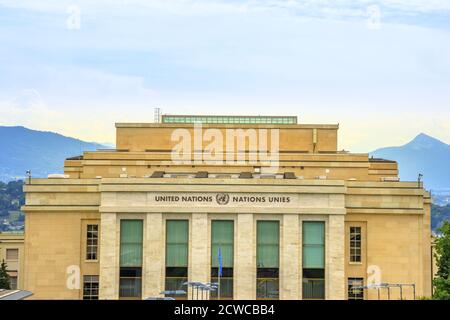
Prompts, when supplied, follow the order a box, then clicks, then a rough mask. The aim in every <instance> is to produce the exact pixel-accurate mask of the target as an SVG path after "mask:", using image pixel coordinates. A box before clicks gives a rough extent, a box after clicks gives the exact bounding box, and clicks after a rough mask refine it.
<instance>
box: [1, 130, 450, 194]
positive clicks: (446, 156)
mask: <svg viewBox="0 0 450 320" xmlns="http://www.w3.org/2000/svg"><path fill="white" fill-rule="evenodd" d="M105 148H111V145H105V144H100V143H93V142H85V141H81V140H78V139H74V138H70V137H66V136H63V135H60V134H57V133H54V132H46V131H37V130H31V129H28V128H25V127H4V126H0V181H5V182H6V181H11V180H15V179H20V178H23V177H24V176H25V173H26V171H27V170H31V172H32V175H33V177H46V176H47V175H48V174H49V173H61V172H62V169H63V164H64V159H66V158H68V157H73V156H77V155H80V154H82V153H83V151H93V150H97V149H105ZM370 156H373V157H376V158H384V159H389V160H396V161H397V162H398V164H399V171H400V178H401V180H403V181H416V180H417V177H418V174H419V173H421V174H423V181H424V184H425V187H426V188H427V189H432V190H438V189H441V190H442V189H450V145H448V144H446V143H444V142H442V141H440V140H438V139H435V138H433V137H431V136H429V135H426V134H424V133H421V134H419V135H418V136H416V137H415V138H414V139H413V140H412V141H410V142H408V143H407V144H405V145H403V146H398V147H387V148H381V149H378V150H375V151H373V152H371V153H370Z"/></svg>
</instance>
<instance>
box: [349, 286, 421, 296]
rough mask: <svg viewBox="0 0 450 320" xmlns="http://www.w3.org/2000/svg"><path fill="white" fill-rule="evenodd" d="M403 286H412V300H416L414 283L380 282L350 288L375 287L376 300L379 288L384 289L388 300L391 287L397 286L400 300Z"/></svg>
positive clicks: (364, 288) (363, 288) (366, 288)
mask: <svg viewBox="0 0 450 320" xmlns="http://www.w3.org/2000/svg"><path fill="white" fill-rule="evenodd" d="M403 287H412V288H413V300H416V285H415V284H403V283H380V284H369V285H367V286H354V287H352V288H351V290H368V289H377V295H378V300H380V290H381V289H386V290H387V295H388V300H391V289H392V288H399V289H400V300H403Z"/></svg>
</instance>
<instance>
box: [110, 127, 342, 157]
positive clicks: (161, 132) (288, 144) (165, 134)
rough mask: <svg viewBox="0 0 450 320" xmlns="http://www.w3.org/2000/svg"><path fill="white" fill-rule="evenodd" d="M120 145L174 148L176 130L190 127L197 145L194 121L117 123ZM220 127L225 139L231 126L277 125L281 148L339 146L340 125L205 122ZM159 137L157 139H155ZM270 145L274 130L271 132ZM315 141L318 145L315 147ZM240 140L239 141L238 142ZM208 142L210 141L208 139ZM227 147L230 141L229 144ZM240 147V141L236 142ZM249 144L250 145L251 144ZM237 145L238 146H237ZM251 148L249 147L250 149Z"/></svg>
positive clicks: (325, 149)
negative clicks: (338, 132) (221, 123)
mask: <svg viewBox="0 0 450 320" xmlns="http://www.w3.org/2000/svg"><path fill="white" fill-rule="evenodd" d="M116 127H117V135H116V147H117V149H119V150H128V151H146V150H149V151H170V150H172V148H173V146H174V145H175V144H176V143H177V142H175V143H174V141H173V140H172V133H173V132H174V130H177V129H178V130H186V132H189V134H190V136H191V137H192V139H191V143H192V146H193V145H194V141H193V140H194V129H193V125H188V124H186V125H180V124H123V123H117V124H116ZM206 129H216V130H218V131H219V132H220V133H221V134H222V136H223V137H224V140H226V139H225V137H226V135H227V133H226V130H227V129H242V130H244V132H245V130H248V129H250V130H260V129H267V130H271V129H277V130H279V136H280V142H279V144H280V150H281V151H285V150H286V151H289V150H296V151H297V152H298V151H301V152H310V153H311V152H313V151H316V153H317V152H335V151H336V150H337V129H338V127H337V125H288V126H286V125H285V126H279V125H203V130H206ZM314 130H316V131H317V140H316V141H314V139H313V131H314ZM154 137H157V139H154ZM268 140H269V145H270V132H268ZM314 142H316V148H315V149H314ZM236 143H237V142H236ZM205 144H208V143H207V142H205ZM224 147H226V143H225V146H224ZM235 147H236V144H235ZM247 148H248V147H247ZM235 149H236V148H235ZM246 150H248V149H246Z"/></svg>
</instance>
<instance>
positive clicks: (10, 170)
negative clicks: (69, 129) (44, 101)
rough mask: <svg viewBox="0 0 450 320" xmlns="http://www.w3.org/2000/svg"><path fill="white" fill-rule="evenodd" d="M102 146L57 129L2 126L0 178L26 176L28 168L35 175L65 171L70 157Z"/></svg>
mask: <svg viewBox="0 0 450 320" xmlns="http://www.w3.org/2000/svg"><path fill="white" fill-rule="evenodd" d="M102 148H105V147H104V146H103V145H101V144H98V143H90V142H85V141H81V140H78V139H74V138H69V137H65V136H63V135H60V134H57V133H54V132H45V131H36V130H31V129H27V128H25V127H3V126H0V181H10V180H15V179H19V178H23V177H24V176H25V175H26V171H27V170H31V173H32V176H33V177H47V175H48V174H49V173H62V172H63V166H64V160H65V159H66V158H68V157H73V156H77V155H80V154H82V153H83V151H92V150H96V149H102Z"/></svg>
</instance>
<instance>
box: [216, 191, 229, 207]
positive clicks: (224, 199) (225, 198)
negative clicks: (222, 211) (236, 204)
mask: <svg viewBox="0 0 450 320" xmlns="http://www.w3.org/2000/svg"><path fill="white" fill-rule="evenodd" d="M216 201H217V204H220V205H222V206H223V205H226V204H228V202H229V201H230V196H229V195H228V194H226V193H218V194H217V195H216Z"/></svg>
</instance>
